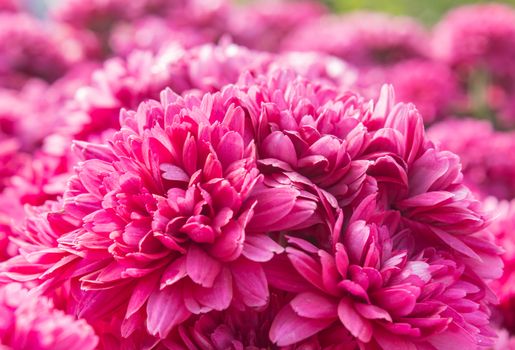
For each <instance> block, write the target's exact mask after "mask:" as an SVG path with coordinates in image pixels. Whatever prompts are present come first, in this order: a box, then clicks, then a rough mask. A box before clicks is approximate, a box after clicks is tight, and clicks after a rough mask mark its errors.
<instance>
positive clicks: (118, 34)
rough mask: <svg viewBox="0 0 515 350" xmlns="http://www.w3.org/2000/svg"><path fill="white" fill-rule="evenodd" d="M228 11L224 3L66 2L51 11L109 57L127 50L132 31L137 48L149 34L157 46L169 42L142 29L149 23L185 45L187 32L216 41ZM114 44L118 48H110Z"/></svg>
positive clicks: (183, 0) (158, 0)
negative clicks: (92, 38) (90, 36)
mask: <svg viewBox="0 0 515 350" xmlns="http://www.w3.org/2000/svg"><path fill="white" fill-rule="evenodd" d="M227 11H228V3H227V1H225V0H215V1H206V0H180V1H167V0H135V1H130V2H127V1H124V0H92V1H87V2H84V1H82V0H66V1H60V2H59V4H58V5H57V6H56V7H55V8H54V9H53V10H52V17H53V18H54V19H55V20H56V21H58V22H65V23H67V24H69V25H71V26H73V27H74V28H76V29H78V30H85V31H88V32H92V33H94V34H95V36H96V38H97V40H98V42H99V43H100V45H101V46H102V49H103V51H104V52H103V54H104V55H107V56H109V55H110V54H111V52H112V51H113V49H114V50H115V52H118V51H117V50H126V49H127V47H128V46H129V45H130V43H129V42H127V40H128V37H127V35H129V34H128V33H130V32H135V33H137V34H138V36H139V37H136V39H137V40H136V43H135V45H136V47H138V46H140V45H142V46H147V45H148V42H146V41H147V40H148V36H149V35H150V36H151V37H152V38H153V39H152V40H153V44H154V45H155V44H162V43H164V42H165V41H169V39H166V38H160V39H159V38H158V37H157V36H156V34H157V33H150V32H149V31H148V29H146V28H143V25H148V24H151V25H152V28H153V29H158V30H159V32H160V33H162V34H166V35H170V34H171V35H175V36H178V37H181V36H182V39H181V41H185V42H186V43H189V42H191V41H190V39H188V38H186V35H187V33H189V34H190V35H191V34H194V33H195V32H198V33H199V35H195V36H197V37H199V36H200V37H205V38H209V40H210V41H214V40H216V39H217V38H218V37H220V35H221V33H222V32H223V27H224V26H225V25H226V24H225V22H226V21H225V16H226V13H227ZM147 16H150V17H152V16H159V17H161V18H162V19H163V21H162V22H157V21H156V20H145V19H144V18H145V17H147ZM167 27H168V28H167ZM200 33H201V34H200ZM112 36H114V37H112ZM112 44H114V45H115V46H114V47H111V45H112Z"/></svg>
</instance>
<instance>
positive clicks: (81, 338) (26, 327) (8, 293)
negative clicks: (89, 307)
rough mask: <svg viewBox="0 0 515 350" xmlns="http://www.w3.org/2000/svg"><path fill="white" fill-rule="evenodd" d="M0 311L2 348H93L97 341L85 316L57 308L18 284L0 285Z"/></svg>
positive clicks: (0, 346) (32, 349)
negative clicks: (68, 313)
mask: <svg viewBox="0 0 515 350" xmlns="http://www.w3.org/2000/svg"><path fill="white" fill-rule="evenodd" d="M0 314H1V315H2V317H1V320H0V348H2V349H5V350H8V349H12V350H18V349H19V350H22V349H23V350H25V349H26V350H29V349H31V350H45V349H48V350H57V349H62V350H88V349H91V350H93V349H95V348H96V345H97V343H98V339H97V337H96V336H95V334H94V333H93V330H92V329H91V327H90V326H89V325H88V324H87V323H86V322H85V321H84V320H75V319H74V318H73V317H72V316H70V315H66V314H64V313H63V312H62V311H60V310H56V309H55V308H54V306H53V304H52V302H51V301H50V300H48V299H46V298H42V297H38V296H35V295H33V294H31V293H30V292H29V291H27V290H26V289H24V288H23V287H21V285H20V284H16V283H11V284H7V285H4V286H1V287H0Z"/></svg>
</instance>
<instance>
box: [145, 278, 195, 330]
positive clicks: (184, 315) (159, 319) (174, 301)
mask: <svg viewBox="0 0 515 350" xmlns="http://www.w3.org/2000/svg"><path fill="white" fill-rule="evenodd" d="M190 315H191V313H190V312H189V311H188V309H186V307H185V306H184V300H183V298H182V292H181V290H180V289H179V288H177V287H174V286H171V287H167V288H165V289H163V290H154V292H153V293H152V294H151V295H150V297H149V298H148V303H147V329H148V331H149V333H150V334H152V335H158V336H159V337H160V338H161V339H164V338H166V337H167V336H168V333H170V331H171V330H172V329H173V328H174V327H176V326H177V325H179V324H181V323H182V322H184V321H186V320H187V319H188V318H189V317H190Z"/></svg>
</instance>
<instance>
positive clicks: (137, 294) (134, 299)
mask: <svg viewBox="0 0 515 350" xmlns="http://www.w3.org/2000/svg"><path fill="white" fill-rule="evenodd" d="M158 279H159V275H158V274H157V273H155V274H151V275H149V276H145V278H142V279H140V280H139V281H138V284H136V286H135V287H134V289H133V290H132V294H131V298H130V299H129V304H128V305H127V312H126V314H125V318H126V319H127V318H129V317H131V316H132V315H133V314H134V313H135V312H137V311H138V310H139V309H140V308H141V307H142V306H143V304H145V302H146V301H147V299H148V297H149V296H150V294H151V293H152V292H153V291H154V289H156V288H157V281H158Z"/></svg>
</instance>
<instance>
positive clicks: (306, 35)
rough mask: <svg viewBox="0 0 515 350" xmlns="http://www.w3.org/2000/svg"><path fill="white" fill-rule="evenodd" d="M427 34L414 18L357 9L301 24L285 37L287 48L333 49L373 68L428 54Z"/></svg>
mask: <svg viewBox="0 0 515 350" xmlns="http://www.w3.org/2000/svg"><path fill="white" fill-rule="evenodd" d="M426 36H427V35H426V33H425V31H424V30H423V28H422V26H421V25H420V24H418V23H417V22H415V21H414V20H412V19H409V18H404V17H391V16H388V15H384V14H379V13H364V12H357V13H352V14H349V15H344V16H340V17H335V16H327V17H323V18H321V19H319V20H317V21H312V22H310V23H307V24H306V25H303V26H300V27H299V28H298V30H296V31H294V32H293V33H291V35H289V36H288V37H287V38H286V39H285V40H284V43H283V49H286V50H291V49H294V50H303V51H304V50H309V51H319V52H324V53H329V54H331V55H335V56H337V57H340V58H342V59H344V60H346V61H348V62H350V63H352V64H355V65H356V66H359V67H364V68H369V67H371V66H375V65H377V66H384V65H390V64H393V63H397V62H400V61H402V60H405V59H411V58H420V57H425V56H426V55H428V52H427V49H426V47H427V45H426V44H425V43H426V42H427V38H426Z"/></svg>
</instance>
